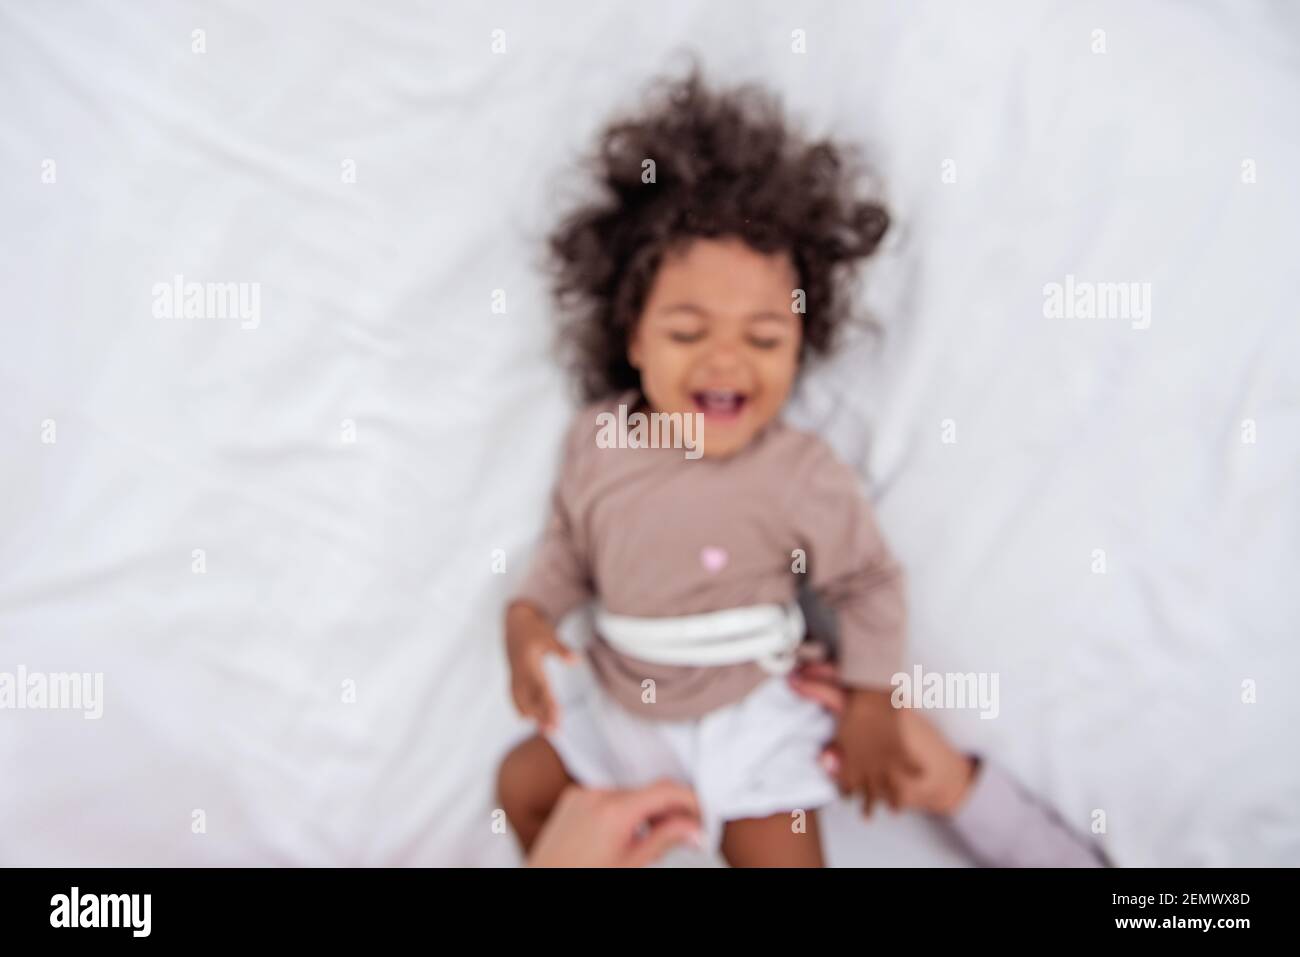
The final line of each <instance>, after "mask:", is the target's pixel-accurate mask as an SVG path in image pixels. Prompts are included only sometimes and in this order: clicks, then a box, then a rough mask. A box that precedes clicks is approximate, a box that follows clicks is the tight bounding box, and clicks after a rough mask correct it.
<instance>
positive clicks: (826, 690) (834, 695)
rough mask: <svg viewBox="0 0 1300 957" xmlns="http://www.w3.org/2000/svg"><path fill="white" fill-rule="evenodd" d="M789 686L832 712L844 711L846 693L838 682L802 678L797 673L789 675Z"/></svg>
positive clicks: (839, 712)
mask: <svg viewBox="0 0 1300 957" xmlns="http://www.w3.org/2000/svg"><path fill="white" fill-rule="evenodd" d="M789 681H790V687H791V688H793V689H794V690H795V692H796V693H797V694H800V695H802V696H803V697H805V698H808V699H809V700H811V701H816V702H817V703H818V704H819V705H821V706H822V707H823V708H825V709H826V710H828V711H830V712H831V713H832V714H841V713H843V711H844V703H845V701H847V700H848V695H847V693H846V692H845V690H844V689H843V688H841V687H840V686H839V685H838V684H835V683H832V682H829V681H823V680H820V679H809V678H803V677H801V676H800V675H798V674H793V675H791V676H790V679H789Z"/></svg>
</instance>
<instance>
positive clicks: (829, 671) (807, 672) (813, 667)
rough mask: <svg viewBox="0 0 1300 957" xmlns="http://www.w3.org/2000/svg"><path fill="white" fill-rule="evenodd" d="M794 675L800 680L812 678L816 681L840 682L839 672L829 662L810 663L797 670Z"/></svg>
mask: <svg viewBox="0 0 1300 957" xmlns="http://www.w3.org/2000/svg"><path fill="white" fill-rule="evenodd" d="M794 673H795V674H796V675H797V676H798V677H800V678H811V679H812V680H814V681H834V682H837V683H838V681H839V672H838V671H836V670H835V666H834V665H833V664H831V663H830V662H829V661H809V662H805V663H804V664H802V665H800V666H799V667H798V668H796V669H795V671H794Z"/></svg>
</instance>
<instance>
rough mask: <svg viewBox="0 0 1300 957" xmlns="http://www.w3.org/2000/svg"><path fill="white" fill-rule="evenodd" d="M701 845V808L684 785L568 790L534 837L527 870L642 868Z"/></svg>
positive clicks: (661, 783) (572, 787)
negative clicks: (677, 848)
mask: <svg viewBox="0 0 1300 957" xmlns="http://www.w3.org/2000/svg"><path fill="white" fill-rule="evenodd" d="M699 842H700V808H699V804H698V802H697V801H696V800H695V794H694V792H692V791H691V790H690V789H689V788H687V787H685V786H684V785H681V784H678V783H676V782H673V781H660V782H658V783H657V784H651V785H649V786H647V787H644V788H638V789H636V790H623V791H602V790H597V789H595V788H580V787H578V786H577V785H572V786H570V787H569V788H568V789H567V790H566V791H565V792H564V793H563V794H562V795H560V800H559V802H558V803H557V804H556V806H555V810H554V811H553V812H552V814H551V817H550V820H548V821H547V822H546V826H545V827H543V828H542V832H541V834H539V835H538V836H537V843H536V844H534V845H533V851H532V854H531V855H529V858H528V866H529V867H644V866H645V865H647V864H652V863H654V862H655V861H657V860H658V859H659V858H660V857H662V856H663V855H664V854H665V853H667V851H668V850H669V849H671V848H672V847H675V846H676V845H678V844H684V843H693V844H695V845H697V846H698V845H699Z"/></svg>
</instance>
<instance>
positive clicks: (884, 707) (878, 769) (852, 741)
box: [834, 688, 920, 816]
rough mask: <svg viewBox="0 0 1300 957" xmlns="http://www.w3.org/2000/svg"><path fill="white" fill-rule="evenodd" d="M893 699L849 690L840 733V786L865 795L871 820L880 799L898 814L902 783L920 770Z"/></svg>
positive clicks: (837, 743) (864, 804)
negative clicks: (904, 733) (909, 749)
mask: <svg viewBox="0 0 1300 957" xmlns="http://www.w3.org/2000/svg"><path fill="white" fill-rule="evenodd" d="M889 699H890V692H889V691H888V690H884V691H873V690H868V689H865V688H857V689H854V690H852V691H850V692H849V693H848V696H847V699H846V700H845V704H844V713H843V714H842V715H840V723H839V728H838V729H837V730H836V732H835V741H834V747H835V750H836V752H837V755H838V758H839V763H840V767H839V775H838V777H839V781H840V788H841V790H843V791H844V792H845V793H856V792H861V793H862V812H863V814H865V815H868V816H870V814H871V809H872V807H873V806H874V805H875V804H876V803H877V802H879V801H885V802H886V803H887V804H888V805H889V806H890V807H891V808H893V809H894V810H898V808H899V804H900V802H899V793H900V792H899V788H900V786H901V782H903V781H904V780H905V779H906V778H907V777H909V776H912V775H915V774H917V773H918V772H919V771H920V768H919V767H918V765H917V764H916V762H915V761H914V760H913V759H912V758H911V757H910V756H909V755H908V753H907V749H906V748H905V747H904V744H903V736H902V733H901V728H900V725H901V721H900V716H899V712H898V711H897V709H895V708H894V706H893V705H892V704H891V703H890V700H889Z"/></svg>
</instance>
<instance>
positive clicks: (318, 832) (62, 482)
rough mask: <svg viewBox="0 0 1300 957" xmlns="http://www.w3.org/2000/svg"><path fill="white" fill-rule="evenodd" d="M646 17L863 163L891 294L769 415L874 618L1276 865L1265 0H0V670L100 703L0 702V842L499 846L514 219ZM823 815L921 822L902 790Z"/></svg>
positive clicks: (1279, 54)
mask: <svg viewBox="0 0 1300 957" xmlns="http://www.w3.org/2000/svg"><path fill="white" fill-rule="evenodd" d="M197 29H201V30H204V31H205V40H206V52H204V53H201V54H198V53H195V52H193V51H192V42H193V41H192V31H194V30H197ZM494 29H501V30H504V31H505V41H506V52H505V53H503V54H494V53H493V52H492V50H491V44H492V31H493V30H494ZM1098 29H1100V30H1104V31H1105V52H1104V53H1096V52H1093V48H1094V45H1095V43H1096V40H1095V35H1094V32H1093V31H1094V30H1098ZM794 30H804V31H805V36H806V43H807V52H806V53H804V54H797V53H794V52H792V51H791V36H792V31H794ZM687 49H689V50H694V51H695V52H697V53H698V55H699V57H700V60H701V62H702V63H703V65H704V66H705V68H706V70H707V72H708V74H709V75H710V76H711V77H712V78H714V79H717V80H726V81H730V80H733V79H758V80H761V81H763V82H764V83H766V84H767V85H769V86H770V87H772V88H773V89H774V90H775V91H777V92H779V93H780V94H781V95H782V97H783V98H784V100H785V102H786V104H787V106H788V107H789V109H790V110H791V112H792V114H794V115H795V116H797V117H798V118H799V119H800V121H801V122H802V123H804V124H805V126H806V127H807V128H808V129H809V130H811V131H813V132H815V133H833V134H834V135H836V136H840V137H844V138H848V139H852V140H857V141H859V142H861V143H862V144H864V145H865V146H866V147H867V148H868V149H869V151H870V155H871V156H872V157H873V158H874V161H875V163H876V166H877V168H878V170H879V173H880V178H881V182H882V184H883V188H884V190H885V194H886V196H887V197H888V200H889V203H890V205H891V208H892V209H893V211H894V214H895V218H896V222H897V228H896V230H895V231H894V233H893V235H892V237H891V239H890V242H889V245H888V249H887V251H886V253H885V255H884V256H882V258H881V259H880V261H879V262H878V263H877V264H876V265H875V266H874V267H873V271H872V273H871V276H870V279H871V280H872V283H873V285H872V290H873V291H872V294H871V300H870V303H871V306H872V308H873V310H874V311H875V312H876V313H877V314H878V316H879V318H880V319H881V321H882V322H883V323H884V324H885V325H886V327H887V330H888V331H887V333H886V336H885V338H884V340H883V343H884V344H883V347H882V348H880V349H876V350H872V349H855V350H850V351H848V352H846V353H845V354H843V355H842V356H841V357H840V359H839V360H838V361H837V362H835V363H833V364H832V365H831V366H830V367H829V368H825V369H822V370H819V371H817V372H816V373H814V374H813V376H812V377H811V378H810V380H809V382H808V392H807V394H806V395H805V396H804V397H803V399H802V409H803V412H802V413H801V414H803V415H804V416H805V417H807V416H811V420H812V421H813V422H814V424H816V425H818V426H819V427H821V428H824V429H825V430H826V432H827V434H828V435H830V436H831V437H832V440H833V441H834V442H835V443H836V444H837V445H838V446H839V447H840V448H841V450H842V451H843V452H844V454H845V455H846V456H849V457H850V458H852V460H853V461H854V463H855V464H856V465H858V466H859V467H860V468H861V469H862V472H863V475H864V478H865V479H866V480H867V483H868V487H869V488H870V490H871V492H872V494H873V496H874V497H875V499H876V501H877V505H878V509H879V514H880V517H881V522H882V524H883V526H884V528H885V531H886V532H887V534H888V536H889V539H890V541H891V543H892V544H893V546H894V548H895V549H896V551H897V552H898V553H899V554H900V556H901V557H902V559H903V560H904V562H905V563H906V565H907V567H908V571H909V577H910V596H909V597H910V603H911V607H912V614H913V632H912V636H911V640H912V651H913V653H914V655H915V657H916V659H917V660H918V661H921V662H922V663H923V664H924V665H925V666H926V667H927V668H929V669H933V670H955V671H989V672H997V673H998V674H999V676H1000V692H1001V702H1000V704H1001V714H1000V716H999V717H998V718H997V719H996V720H992V721H981V720H980V719H979V718H978V716H977V715H976V714H975V713H973V712H963V713H957V712H946V713H939V714H937V715H936V719H937V720H938V721H939V723H940V724H941V726H942V727H943V728H944V729H945V730H946V731H947V733H948V734H949V735H950V736H951V737H952V738H953V740H955V741H956V742H957V743H958V744H959V745H961V746H962V747H966V748H971V749H975V750H978V751H980V752H981V753H983V754H985V755H986V756H989V757H990V758H991V759H993V760H997V761H999V762H1000V763H1002V764H1003V765H1004V766H1005V767H1007V768H1008V769H1010V770H1011V771H1012V772H1013V773H1014V774H1015V775H1016V776H1017V777H1018V778H1019V779H1020V780H1021V781H1022V782H1024V783H1025V784H1026V785H1027V786H1028V787H1030V788H1032V789H1033V790H1034V791H1035V792H1036V793H1038V794H1040V795H1041V796H1042V797H1043V798H1044V800H1045V801H1046V802H1047V803H1048V804H1049V805H1051V806H1052V807H1053V808H1055V809H1056V810H1057V811H1058V812H1059V813H1060V814H1061V815H1062V816H1063V817H1064V818H1065V819H1066V820H1068V821H1069V822H1071V824H1072V826H1075V827H1078V828H1079V829H1080V830H1083V831H1086V830H1087V829H1088V827H1089V824H1090V822H1091V821H1092V819H1093V812H1094V810H1097V809H1100V810H1103V811H1104V812H1105V816H1106V822H1107V827H1106V833H1105V834H1104V835H1100V836H1099V838H1098V839H1099V840H1100V841H1101V844H1102V846H1103V847H1104V848H1105V850H1106V852H1107V853H1108V854H1109V855H1110V856H1111V857H1112V858H1113V859H1114V860H1115V861H1116V862H1118V863H1121V864H1128V865H1151V864H1168V865H1173V864H1193V865H1206V864H1300V762H1298V759H1297V756H1298V749H1297V746H1296V743H1295V738H1294V734H1295V728H1296V727H1297V724H1298V723H1300V705H1298V704H1297V696H1296V694H1295V675H1296V674H1297V672H1298V670H1300V669H1298V666H1300V652H1298V651H1297V647H1296V638H1297V631H1296V629H1297V623H1298V622H1300V599H1297V597H1296V596H1297V590H1296V573H1297V570H1298V568H1300V562H1297V558H1298V557H1300V554H1298V553H1300V514H1298V509H1297V506H1298V504H1300V495H1298V494H1297V493H1298V492H1300V489H1298V487H1297V475H1298V474H1300V469H1298V467H1297V466H1298V465H1300V377H1298V376H1297V372H1296V368H1297V364H1298V360H1300V336H1298V334H1297V325H1296V322H1297V316H1296V304H1297V301H1298V300H1297V292H1298V291H1300V290H1298V289H1297V285H1298V282H1297V275H1298V271H1297V269H1296V245H1297V243H1296V238H1297V222H1300V187H1298V186H1297V170H1300V133H1298V132H1297V123H1296V116H1297V115H1300V110H1298V109H1297V103H1298V102H1300V98H1298V96H1297V94H1300V56H1298V53H1300V20H1298V18H1297V16H1296V13H1295V11H1294V9H1293V8H1291V7H1290V6H1289V5H1287V4H1281V3H1277V4H1270V3H1264V2H1255V3H1252V2H1235V3H1227V2H1224V3H1204V2H1203V3H1178V4H1174V3H1161V2H1144V3H1141V4H1131V3H1119V2H1107V3H1096V4H1089V5H1087V7H1086V9H1084V8H1083V7H1082V6H1081V5H1077V4H1069V3H1030V2H1025V3H1002V4H966V3H956V2H953V3H941V2H928V3H906V4H897V3H888V4H886V3H872V4H852V5H850V4H842V5H841V4H829V3H823V4H780V3H741V2H725V3H716V2H715V3H708V4H703V3H700V4H694V3H682V2H676V3H637V4H633V3H610V4H590V3H570V4H555V3H547V4H519V5H506V4H493V3H454V4H453V3H446V4H437V5H429V6H427V7H426V6H415V5H405V4H395V3H388V4H367V5H361V6H358V5H355V4H346V3H342V2H337V3H305V2H304V3H301V4H288V3H258V2H252V0H249V2H220V3H203V4H198V3H162V2H156V3H137V4H112V5H110V4H91V3H84V4H75V3H68V4H57V5H56V4H28V3H20V2H18V0H7V2H5V3H3V4H2V5H0V90H3V91H4V107H3V116H2V120H0V331H2V332H3V339H2V341H0V671H9V672H12V671H14V670H15V669H16V668H17V666H18V665H20V664H21V665H25V666H26V667H27V668H29V669H33V670H45V671H90V672H103V673H104V676H105V677H104V680H105V701H104V716H103V718H102V719H101V720H99V721H86V720H83V719H82V717H81V716H80V715H79V714H76V713H69V712H57V711H50V712H32V711H22V712H16V711H0V863H4V864H41V865H44V864H96V865H106V864H189V863H194V864H236V863H251V864H280V863H283V864H290V863H293V864H385V865H390V864H398V865H402V864H511V863H514V862H515V860H516V852H515V850H514V847H513V844H512V840H511V838H509V837H508V836H503V835H498V834H493V833H492V829H491V811H492V808H493V806H494V802H493V798H492V793H491V781H492V774H493V771H494V768H495V766H496V763H497V761H498V760H499V758H500V756H501V754H502V753H503V751H504V750H505V748H506V747H507V746H508V745H509V743H510V742H511V741H512V740H513V739H515V738H516V737H518V736H519V735H521V734H522V733H524V731H525V730H526V729H525V727H524V726H523V724H522V723H521V722H519V721H518V720H517V719H516V718H515V717H514V716H513V714H512V712H511V709H510V707H509V705H508V698H507V693H506V674H505V667H504V660H503V654H502V648H501V630H500V625H499V621H500V613H501V606H502V601H503V599H504V598H505V596H506V595H507V594H508V592H509V589H510V588H511V586H512V585H513V584H514V583H515V582H516V581H517V580H518V578H519V575H520V574H521V572H522V570H523V567H524V566H525V564H526V562H527V560H528V557H529V555H530V550H531V548H532V546H533V544H534V542H535V540H536V535H537V533H538V531H539V529H540V524H541V521H542V517H543V505H544V501H545V498H546V494H547V491H548V486H549V484H550V482H551V478H552V475H553V470H554V467H555V464H556V456H557V453H558V443H559V438H560V430H561V428H562V427H563V424H564V422H565V420H566V417H567V415H568V409H569V405H568V399H567V397H566V396H567V393H566V383H565V382H564V380H563V378H562V376H561V374H560V372H559V371H558V370H557V369H556V367H555V364H554V363H553V362H552V361H551V358H550V356H549V353H548V343H549V338H550V329H551V326H550V319H551V312H550V306H549V303H548V300H547V291H546V286H545V281H544V277H543V275H542V273H541V271H540V269H539V260H540V256H541V250H542V237H543V236H544V235H545V233H546V231H547V230H548V229H549V228H550V227H551V226H552V224H553V223H554V221H555V218H556V216H557V215H558V213H559V212H561V211H562V210H563V209H564V208H565V204H566V202H567V201H569V200H571V199H572V198H574V197H577V196H581V195H583V189H584V182H583V180H582V178H581V176H580V175H579V172H578V171H577V169H576V167H575V166H574V160H575V157H576V156H577V155H578V153H579V151H581V150H582V149H584V148H585V147H586V146H587V145H588V144H589V143H590V141H591V137H592V135H593V134H594V132H595V131H596V130H597V129H598V127H599V125H600V124H601V122H603V120H604V119H605V118H606V117H607V115H608V113H609V111H610V110H611V109H613V108H616V107H627V106H631V105H633V104H635V102H636V99H637V93H638V91H639V90H640V89H641V87H642V85H643V83H644V82H645V81H646V80H647V79H648V78H649V77H651V76H653V75H655V74H656V73H659V72H662V71H663V70H665V69H670V68H673V67H675V66H680V64H681V63H682V62H683V61H682V59H681V58H680V57H674V54H675V53H676V52H677V51H681V50H687ZM47 159H52V160H54V161H55V164H56V166H55V168H56V170H57V180H56V182H54V183H45V182H42V178H41V174H42V170H43V163H44V161H45V160H47ZM347 160H352V161H354V163H355V169H356V182H355V183H347V182H344V181H343V176H342V175H341V171H342V169H343V164H344V163H345V161H347ZM946 160H952V161H953V162H954V163H955V169H956V173H957V179H956V182H949V183H945V182H944V181H943V179H942V178H941V172H942V169H943V164H944V162H945V161H946ZM1246 160H1252V161H1253V162H1254V164H1255V170H1256V179H1257V181H1256V182H1254V183H1245V182H1243V179H1242V170H1243V165H1242V164H1243V162H1244V161H1246ZM178 273H179V274H182V275H183V276H184V277H185V278H186V279H187V280H193V281H213V282H257V283H260V284H261V313H262V315H261V324H260V326H259V327H258V328H257V329H241V328H239V325H238V323H237V322H235V321H230V320H219V319H191V320H185V319H159V318H155V316H154V315H153V312H152V288H153V285H154V284H155V283H159V282H169V281H171V279H172V277H173V276H174V275H176V274H178ZM1067 274H1073V275H1075V276H1076V277H1077V278H1078V279H1080V280H1090V281H1099V282H1126V281H1137V282H1149V283H1151V284H1152V307H1153V312H1152V322H1151V326H1150V328H1149V329H1145V330H1135V329H1133V328H1131V324H1130V323H1129V322H1127V321H1125V320H1123V319H1119V320H1115V319H1092V320H1084V319H1079V320H1052V319H1046V318H1044V316H1043V292H1042V290H1043V286H1044V284H1046V283H1051V282H1063V281H1064V280H1065V277H1066V275H1067ZM496 289H503V290H505V291H506V303H507V312H506V313H505V314H504V315H500V314H493V313H492V311H491V308H490V306H491V297H492V293H493V290H496ZM945 419H951V420H953V422H954V423H955V427H956V436H957V441H956V442H955V443H952V444H945V443H943V442H941V441H940V437H941V423H942V422H943V420H945ZM1247 419H1250V420H1253V421H1254V423H1255V427H1256V430H1257V441H1256V442H1255V443H1254V444H1245V443H1243V442H1242V423H1243V420H1247ZM45 420H54V422H55V423H56V428H57V441H56V442H55V443H53V444H48V443H44V442H42V441H41V436H42V423H43V422H45ZM344 420H352V421H353V422H355V425H356V442H355V443H354V444H346V443H344V442H343V441H342V432H341V428H342V423H343V421H344ZM498 548H499V549H503V550H504V551H505V552H506V555H507V573H506V574H505V575H494V574H492V572H491V553H492V550H493V549H498ZM194 549H204V550H205V552H206V563H207V572H206V574H204V575H196V574H194V573H192V571H191V564H192V553H193V550H194ZM1094 549H1103V550H1104V551H1105V555H1106V562H1107V565H1106V573H1105V574H1104V575H1099V574H1094V573H1093V562H1094ZM1248 679H1249V680H1253V681H1254V682H1256V688H1257V701H1256V703H1254V704H1245V703H1243V702H1242V700H1241V699H1242V682H1243V681H1245V680H1248ZM348 680H351V681H354V682H355V685H356V694H357V700H356V703H354V704H345V703H343V702H342V700H341V697H342V694H341V687H342V683H343V682H345V681H348ZM195 809H203V810H204V811H205V813H206V821H207V831H206V833H204V834H194V833H192V831H191V820H192V813H193V811H194V810H195ZM829 842H830V853H831V858H832V860H833V861H834V862H835V863H841V864H854V863H883V864H893V863H943V864H952V863H959V862H960V861H961V858H960V856H959V855H958V854H957V853H956V852H955V851H954V850H953V849H952V848H951V846H950V845H949V844H948V843H946V842H945V840H944V836H943V834H942V833H941V832H940V831H939V830H938V829H937V828H935V827H934V826H933V825H931V824H930V823H928V822H926V821H923V820H921V819H919V818H912V817H908V818H904V819H899V820H893V821H890V820H877V821H875V822H874V823H872V824H870V825H867V826H864V825H861V824H859V823H857V821H855V820H854V816H853V814H852V812H851V810H849V809H847V808H840V809H837V810H836V811H835V812H833V813H832V815H831V828H830V837H829Z"/></svg>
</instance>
